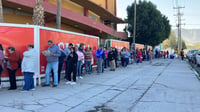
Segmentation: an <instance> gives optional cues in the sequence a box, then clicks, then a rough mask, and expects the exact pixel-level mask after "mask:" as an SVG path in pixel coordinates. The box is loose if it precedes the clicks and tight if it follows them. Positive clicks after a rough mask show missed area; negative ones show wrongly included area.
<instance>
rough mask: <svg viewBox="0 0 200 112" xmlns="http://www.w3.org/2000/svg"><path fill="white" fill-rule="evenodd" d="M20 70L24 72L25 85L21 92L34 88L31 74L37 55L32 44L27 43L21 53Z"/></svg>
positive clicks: (34, 67) (34, 69)
mask: <svg viewBox="0 0 200 112" xmlns="http://www.w3.org/2000/svg"><path fill="white" fill-rule="evenodd" d="M23 56H24V58H23V60H22V66H21V69H22V72H23V74H24V82H25V85H24V87H23V89H22V92H26V91H29V90H35V87H34V80H33V75H34V73H35V72H36V66H37V64H36V61H37V55H36V51H35V49H34V46H33V45H28V50H27V51H25V52H24V53H23Z"/></svg>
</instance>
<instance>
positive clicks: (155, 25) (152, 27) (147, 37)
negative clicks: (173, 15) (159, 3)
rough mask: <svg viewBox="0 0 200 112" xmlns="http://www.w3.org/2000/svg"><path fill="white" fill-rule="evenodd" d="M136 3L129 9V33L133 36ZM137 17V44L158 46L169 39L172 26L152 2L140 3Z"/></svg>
mask: <svg viewBox="0 0 200 112" xmlns="http://www.w3.org/2000/svg"><path fill="white" fill-rule="evenodd" d="M133 7H134V3H133V4H132V5H131V6H128V7H127V14H128V23H129V26H130V27H129V28H128V30H129V32H130V33H131V34H132V35H133V27H132V26H133V24H134V23H133V18H134V11H133ZM136 10H137V12H136V13H137V14H136V15H137V17H136V38H135V40H136V43H141V44H145V45H151V46H156V45H158V44H159V43H161V42H163V41H164V40H165V39H166V38H168V37H169V34H170V31H171V26H170V24H169V20H168V19H167V17H166V16H164V15H162V14H161V12H160V11H159V10H157V9H156V6H155V5H154V4H153V3H151V2H150V1H149V2H147V1H141V0H140V1H139V3H138V4H137V9H136Z"/></svg>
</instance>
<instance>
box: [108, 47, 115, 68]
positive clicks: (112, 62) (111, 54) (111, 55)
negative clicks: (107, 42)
mask: <svg viewBox="0 0 200 112" xmlns="http://www.w3.org/2000/svg"><path fill="white" fill-rule="evenodd" d="M115 56H116V54H115V48H112V47H110V49H109V52H108V59H109V62H110V71H115V68H116V67H115Z"/></svg>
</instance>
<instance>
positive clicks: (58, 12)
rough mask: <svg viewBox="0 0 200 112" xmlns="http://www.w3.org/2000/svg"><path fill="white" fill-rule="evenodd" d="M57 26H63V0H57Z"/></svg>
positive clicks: (58, 27)
mask: <svg viewBox="0 0 200 112" xmlns="http://www.w3.org/2000/svg"><path fill="white" fill-rule="evenodd" d="M56 28H57V29H60V28H61V0H57V15H56Z"/></svg>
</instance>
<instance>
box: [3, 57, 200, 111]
mask: <svg viewBox="0 0 200 112" xmlns="http://www.w3.org/2000/svg"><path fill="white" fill-rule="evenodd" d="M199 94H200V83H199V81H198V80H197V78H196V77H195V75H194V72H193V71H192V69H191V67H190V66H189V65H188V64H187V62H181V61H180V60H169V59H166V60H163V59H159V60H154V62H153V64H149V62H144V63H142V64H139V65H129V66H128V67H127V68H119V69H117V70H116V71H115V72H111V71H108V69H107V70H106V71H105V72H104V73H103V74H100V75H97V74H96V73H93V74H92V75H86V76H85V77H84V79H83V80H81V79H79V80H78V84H77V85H74V86H71V85H66V84H65V81H64V80H63V81H61V84H60V85H59V86H58V87H57V88H52V87H37V88H36V90H35V91H29V92H27V93H20V91H19V90H15V91H8V90H6V89H1V90H0V112H200V106H199V105H200V97H199V96H198V95H199Z"/></svg>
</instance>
